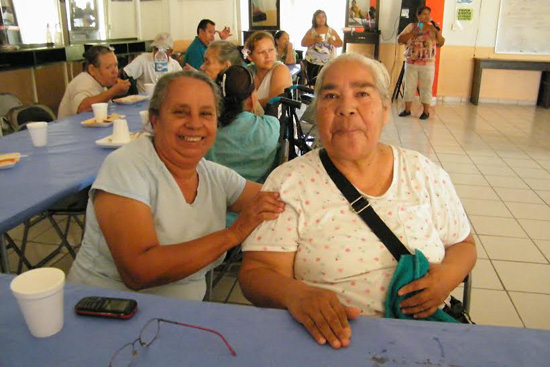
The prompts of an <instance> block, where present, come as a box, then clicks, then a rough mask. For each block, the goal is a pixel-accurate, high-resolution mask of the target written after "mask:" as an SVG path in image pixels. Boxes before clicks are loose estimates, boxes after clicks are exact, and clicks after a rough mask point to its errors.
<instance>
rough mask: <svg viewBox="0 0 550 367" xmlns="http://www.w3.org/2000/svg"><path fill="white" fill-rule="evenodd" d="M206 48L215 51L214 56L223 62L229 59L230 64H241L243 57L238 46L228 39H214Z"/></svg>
mask: <svg viewBox="0 0 550 367" xmlns="http://www.w3.org/2000/svg"><path fill="white" fill-rule="evenodd" d="M208 50H214V51H215V52H216V58H217V59H218V61H219V62H220V64H223V63H224V62H226V61H229V62H230V63H231V65H241V64H242V63H243V58H242V56H241V52H240V51H239V48H238V47H237V46H236V45H234V44H232V43H231V42H228V41H214V42H212V43H211V44H210V45H208Z"/></svg>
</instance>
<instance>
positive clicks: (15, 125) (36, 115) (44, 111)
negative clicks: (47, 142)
mask: <svg viewBox="0 0 550 367" xmlns="http://www.w3.org/2000/svg"><path fill="white" fill-rule="evenodd" d="M6 117H7V120H8V122H9V124H10V125H11V127H12V129H13V131H19V130H24V129H26V128H27V127H26V125H27V123H29V122H35V121H45V122H51V121H53V120H55V114H54V113H53V112H52V110H51V109H50V108H49V107H48V106H46V105H42V104H30V105H26V106H19V107H14V108H12V109H11V110H9V112H8V113H7V115H6Z"/></svg>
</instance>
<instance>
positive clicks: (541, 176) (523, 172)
mask: <svg viewBox="0 0 550 367" xmlns="http://www.w3.org/2000/svg"><path fill="white" fill-rule="evenodd" d="M513 170H514V172H515V173H517V175H518V176H519V177H522V178H535V179H538V180H550V173H548V171H546V170H544V169H539V168H528V167H514V168H513Z"/></svg>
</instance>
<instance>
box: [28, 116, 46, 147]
mask: <svg viewBox="0 0 550 367" xmlns="http://www.w3.org/2000/svg"><path fill="white" fill-rule="evenodd" d="M27 130H29V134H30V135H31V140H32V145H34V146H35V147H43V146H45V145H47V144H48V123H47V122H29V123H28V124H27Z"/></svg>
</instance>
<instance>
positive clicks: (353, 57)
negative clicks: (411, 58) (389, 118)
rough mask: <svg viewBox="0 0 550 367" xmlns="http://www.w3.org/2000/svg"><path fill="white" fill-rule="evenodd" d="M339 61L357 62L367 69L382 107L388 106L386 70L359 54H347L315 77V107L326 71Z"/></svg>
mask: <svg viewBox="0 0 550 367" xmlns="http://www.w3.org/2000/svg"><path fill="white" fill-rule="evenodd" d="M341 61H357V62H358V63H360V64H362V65H363V66H364V67H366V68H368V69H369V70H370V71H371V73H372V76H373V78H374V86H375V87H376V90H377V91H378V93H379V94H380V98H381V99H382V106H384V107H386V106H387V105H388V103H389V102H390V75H389V74H388V70H387V69H386V67H385V66H384V64H382V63H381V62H380V61H376V60H374V59H370V58H368V57H365V56H363V55H360V54H356V53H349V54H342V55H340V56H338V57H337V58H336V59H334V60H331V61H330V62H328V63H327V64H325V66H324V67H323V68H322V69H321V72H320V73H319V76H317V82H316V83H315V96H316V98H315V102H314V103H315V107H316V106H317V97H318V96H319V92H320V91H321V87H322V86H323V84H324V82H325V74H326V73H327V70H329V69H330V67H331V66H332V65H334V64H336V63H338V62H341Z"/></svg>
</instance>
